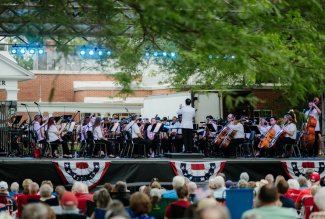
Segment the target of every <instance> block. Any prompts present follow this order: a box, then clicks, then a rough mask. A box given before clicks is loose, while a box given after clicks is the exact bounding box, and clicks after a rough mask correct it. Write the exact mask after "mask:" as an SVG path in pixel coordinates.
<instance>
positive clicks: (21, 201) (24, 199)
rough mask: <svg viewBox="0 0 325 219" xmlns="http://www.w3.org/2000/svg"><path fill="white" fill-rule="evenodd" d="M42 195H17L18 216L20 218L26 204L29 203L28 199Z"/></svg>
mask: <svg viewBox="0 0 325 219" xmlns="http://www.w3.org/2000/svg"><path fill="white" fill-rule="evenodd" d="M40 197H41V196H40V195H23V194H21V195H19V196H17V215H16V216H17V218H20V216H21V212H22V211H23V207H24V205H26V204H27V200H28V199H40Z"/></svg>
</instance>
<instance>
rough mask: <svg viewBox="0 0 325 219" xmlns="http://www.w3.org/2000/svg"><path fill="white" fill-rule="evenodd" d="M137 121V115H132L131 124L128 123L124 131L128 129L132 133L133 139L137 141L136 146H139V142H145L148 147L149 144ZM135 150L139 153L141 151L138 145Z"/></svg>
mask: <svg viewBox="0 0 325 219" xmlns="http://www.w3.org/2000/svg"><path fill="white" fill-rule="evenodd" d="M136 121H137V115H135V114H134V115H132V116H131V122H129V124H127V125H126V126H125V127H124V131H128V132H130V133H131V136H132V140H133V142H134V143H135V146H138V145H139V144H144V145H145V146H146V147H147V145H148V144H147V142H146V140H144V138H143V135H142V134H141V132H140V128H139V126H138V124H137V122H136ZM135 151H137V152H138V154H139V152H140V151H139V148H138V147H135ZM143 154H144V153H143Z"/></svg>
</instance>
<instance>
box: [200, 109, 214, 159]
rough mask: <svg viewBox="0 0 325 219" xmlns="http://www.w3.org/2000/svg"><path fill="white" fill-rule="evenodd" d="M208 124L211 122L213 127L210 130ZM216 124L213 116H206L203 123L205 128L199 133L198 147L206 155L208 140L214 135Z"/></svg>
mask: <svg viewBox="0 0 325 219" xmlns="http://www.w3.org/2000/svg"><path fill="white" fill-rule="evenodd" d="M208 124H211V125H212V126H213V128H214V130H213V131H211V130H210V129H209V127H208ZM217 130H218V126H217V124H216V123H215V121H214V120H213V117H212V116H211V115H209V116H207V117H206V124H205V130H204V131H203V133H202V134H199V140H198V144H199V148H200V150H201V151H202V152H203V153H204V154H205V155H206V156H208V154H209V153H208V150H209V142H210V141H211V140H212V139H214V138H215V137H216V134H217V132H216V131H217Z"/></svg>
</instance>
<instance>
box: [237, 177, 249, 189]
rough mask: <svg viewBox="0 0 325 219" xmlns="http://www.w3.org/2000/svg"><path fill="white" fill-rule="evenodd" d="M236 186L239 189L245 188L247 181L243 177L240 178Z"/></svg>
mask: <svg viewBox="0 0 325 219" xmlns="http://www.w3.org/2000/svg"><path fill="white" fill-rule="evenodd" d="M237 186H238V188H239V189H245V188H248V182H247V181H246V180H244V179H241V180H239V181H238V184H237Z"/></svg>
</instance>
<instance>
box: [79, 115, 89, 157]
mask: <svg viewBox="0 0 325 219" xmlns="http://www.w3.org/2000/svg"><path fill="white" fill-rule="evenodd" d="M89 121H90V117H89V116H86V117H85V118H84V119H83V122H82V124H81V126H79V127H78V129H79V130H77V132H78V133H79V136H80V137H79V138H80V143H81V148H83V150H80V151H86V154H87V156H91V151H90V150H89V148H90V147H88V145H87V142H86V138H87V125H88V123H89Z"/></svg>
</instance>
